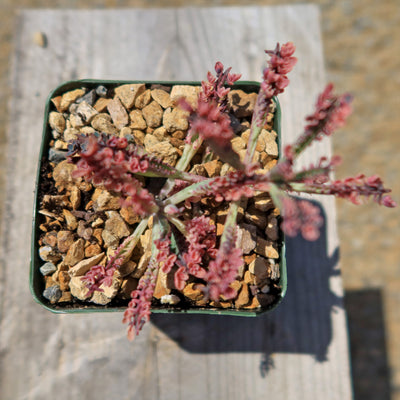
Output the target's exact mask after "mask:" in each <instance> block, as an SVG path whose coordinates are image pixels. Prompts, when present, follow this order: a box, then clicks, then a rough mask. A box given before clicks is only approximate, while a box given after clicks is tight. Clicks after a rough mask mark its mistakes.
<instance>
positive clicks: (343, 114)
mask: <svg viewBox="0 0 400 400" xmlns="http://www.w3.org/2000/svg"><path fill="white" fill-rule="evenodd" d="M351 101H352V97H351V96H350V95H348V94H344V95H342V96H339V97H338V96H335V95H334V94H333V84H331V83H330V84H328V85H327V86H326V88H325V90H324V91H323V92H322V93H321V94H320V95H319V97H318V99H317V103H316V106H315V112H314V114H312V115H309V116H308V117H306V121H307V122H308V124H307V126H306V128H305V136H307V135H309V134H312V133H314V131H315V130H316V129H317V130H318V135H317V136H316V137H315V139H317V140H319V139H321V138H322V137H323V136H324V135H326V136H330V135H332V133H333V132H334V131H335V130H336V129H338V128H340V127H342V126H343V125H344V124H345V122H346V119H347V117H348V116H349V115H350V114H351V111H352V109H351V106H350V103H351Z"/></svg>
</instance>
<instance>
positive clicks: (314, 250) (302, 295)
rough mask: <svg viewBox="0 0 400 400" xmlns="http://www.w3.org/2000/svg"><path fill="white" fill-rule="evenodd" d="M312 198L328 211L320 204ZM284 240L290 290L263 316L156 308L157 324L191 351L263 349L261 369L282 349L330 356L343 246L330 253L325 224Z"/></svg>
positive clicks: (339, 303) (319, 357) (338, 303)
mask: <svg viewBox="0 0 400 400" xmlns="http://www.w3.org/2000/svg"><path fill="white" fill-rule="evenodd" d="M313 203H314V204H315V205H317V206H318V207H319V208H320V209H321V214H322V215H323V216H324V213H323V209H322V207H321V206H320V204H319V203H316V202H313ZM324 220H325V219H324ZM286 243H287V265H288V292H287V295H286V298H285V299H284V300H283V303H282V304H281V305H280V306H278V307H277V309H276V310H274V311H273V312H271V313H269V314H265V315H261V316H259V317H233V316H211V315H187V314H183V315H176V314H156V315H153V316H152V317H151V321H152V323H153V325H155V326H156V327H157V328H158V329H159V330H161V331H162V332H164V333H165V334H166V335H167V336H168V337H169V338H170V339H172V340H174V341H175V342H177V343H178V344H179V346H181V347H182V348H183V349H184V350H186V351H188V352H196V353H224V352H252V353H260V354H261V355H262V363H261V364H262V365H261V366H260V368H261V369H263V370H267V369H268V368H269V367H271V366H273V358H271V355H272V354H273V353H278V352H279V353H296V354H299V353H300V354H310V355H313V356H314V357H315V359H316V360H318V361H321V362H322V361H324V360H326V358H327V351H328V346H329V344H330V342H331V340H332V322H331V312H332V309H333V307H335V306H338V307H342V297H340V295H339V296H338V295H337V294H334V293H333V292H332V291H331V285H332V282H331V278H335V277H339V274H340V272H339V270H338V269H337V266H338V259H339V250H338V249H336V250H335V251H334V252H333V254H332V255H330V256H329V255H328V254H327V243H326V226H325V224H324V226H323V228H322V230H321V236H320V238H319V239H318V240H317V241H315V242H309V241H306V240H304V239H303V238H301V237H296V238H294V239H292V238H288V239H287V240H286Z"/></svg>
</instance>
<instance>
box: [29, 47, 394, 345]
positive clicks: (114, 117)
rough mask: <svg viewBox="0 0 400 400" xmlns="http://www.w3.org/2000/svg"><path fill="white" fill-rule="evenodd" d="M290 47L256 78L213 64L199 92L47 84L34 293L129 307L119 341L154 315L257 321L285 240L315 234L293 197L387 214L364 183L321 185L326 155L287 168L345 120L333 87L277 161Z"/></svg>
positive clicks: (380, 190)
mask: <svg viewBox="0 0 400 400" xmlns="http://www.w3.org/2000/svg"><path fill="white" fill-rule="evenodd" d="M294 51H295V48H294V45H293V44H292V43H287V44H284V45H282V47H280V46H279V45H277V47H276V48H275V50H273V51H267V52H266V53H267V54H269V55H270V61H269V64H268V66H267V68H266V69H265V70H264V73H263V81H262V82H261V84H260V85H257V84H255V83H254V82H253V83H249V82H246V83H241V84H240V83H238V82H237V81H238V79H239V78H240V75H236V74H231V73H230V68H229V69H228V70H224V67H223V65H222V64H221V63H219V62H218V63H217V64H216V65H215V73H216V74H215V76H214V75H212V74H211V73H208V75H207V80H206V81H204V82H202V83H201V86H200V85H196V84H195V83H188V82H186V83H184V84H171V83H166V82H147V83H144V82H119V83H116V82H103V84H102V85H100V84H99V82H96V81H80V82H78V83H77V82H75V83H70V84H67V85H64V86H62V87H60V88H58V89H57V90H56V91H55V92H54V93H52V95H51V100H50V102H49V104H48V108H47V110H46V112H47V114H46V115H47V117H46V121H45V134H46V135H47V136H46V137H45V140H44V144H43V147H42V153H41V155H42V157H41V163H40V169H39V172H38V186H37V198H36V205H35V210H34V213H35V218H34V228H33V250H32V263H31V287H32V292H33V294H34V296H35V298H36V299H37V300H38V301H39V302H41V303H42V304H43V305H45V306H46V307H47V308H49V309H51V310H52V311H56V312H57V311H58V312H68V311H70V312H75V311H76V310H82V309H84V310H88V309H89V310H90V311H103V310H105V309H106V310H112V311H113V310H120V309H121V306H125V307H126V310H125V313H124V318H123V322H124V323H127V324H128V337H129V338H131V339H132V338H133V337H134V336H135V335H136V334H138V333H139V331H140V329H141V328H142V326H143V324H144V323H145V322H146V321H148V319H149V317H150V312H151V311H160V312H162V311H164V312H165V311H167V312H168V311H184V312H217V313H228V314H234V315H257V314H259V313H261V312H264V311H265V310H268V309H271V308H272V307H274V306H275V305H276V304H277V303H279V301H280V300H281V298H282V297H283V295H284V292H285V290H286V275H285V255H284V239H283V234H286V235H288V236H295V235H297V234H298V233H301V234H302V235H303V237H304V238H306V239H308V240H316V239H317V238H318V236H319V229H320V227H321V226H322V217H321V216H320V214H319V209H318V208H317V207H315V206H314V205H313V204H312V203H311V202H309V201H307V200H303V199H295V198H294V197H292V196H290V195H289V194H288V193H289V192H306V193H317V194H329V195H336V196H338V197H343V198H347V199H349V200H351V201H352V202H354V203H358V202H359V199H360V197H361V196H366V197H369V196H372V197H373V199H374V200H375V201H376V202H377V203H379V204H382V205H385V206H388V207H394V206H395V203H394V201H393V200H392V199H391V198H390V197H389V196H388V195H387V193H388V192H389V191H390V190H388V189H385V188H384V187H383V184H382V181H381V180H380V179H379V178H378V177H376V176H373V177H369V178H367V177H365V176H362V175H359V176H357V177H355V178H348V179H345V180H343V181H333V182H332V181H330V178H329V174H330V172H331V171H332V169H333V168H334V167H335V165H337V163H338V161H339V159H338V157H333V158H332V159H331V160H328V159H326V158H321V160H320V161H319V163H318V165H311V166H310V167H309V168H308V169H306V170H302V171H296V169H295V161H296V158H297V157H298V156H299V155H300V154H301V153H302V152H303V151H304V150H305V149H306V148H307V147H308V146H309V145H310V144H311V143H312V142H313V141H314V140H320V139H321V138H323V136H329V135H331V134H332V133H333V131H334V130H335V129H336V128H338V127H340V126H341V125H342V124H343V123H344V121H345V119H346V117H347V116H348V114H349V113H350V100H351V98H350V96H348V95H343V96H335V95H334V94H333V93H332V85H328V86H327V88H326V89H325V91H324V92H323V93H322V94H321V95H320V96H319V98H318V101H317V104H316V110H315V112H314V113H313V114H312V115H311V116H309V117H307V126H306V127H305V130H304V133H303V134H302V135H301V136H300V137H299V139H298V140H297V141H296V142H295V143H294V144H292V145H289V146H286V148H285V149H284V150H283V154H281V157H280V159H279V160H278V159H277V157H278V141H279V135H278V134H279V133H280V128H279V113H280V111H279V104H278V102H277V99H276V96H277V95H278V94H280V93H282V92H283V90H284V89H285V87H286V86H287V85H288V83H289V81H288V78H287V74H288V73H289V72H290V71H291V70H292V68H293V67H294V65H295V63H296V58H295V57H293V53H294ZM82 86H84V87H85V89H81V87H82ZM50 107H52V109H53V111H51V110H50V109H49V108H50ZM105 111H107V112H105ZM67 142H68V144H67ZM37 214H38V215H41V219H39V218H38V217H36V215H37ZM279 222H281V223H280V228H279V227H278V223H279ZM39 270H40V272H41V273H42V276H40V273H38V271H39ZM43 288H44V290H43ZM86 300H90V303H88V302H85V301H86ZM128 301H129V302H128ZM93 303H95V304H99V305H100V306H96V305H93ZM78 306H79V307H80V308H77V307H78Z"/></svg>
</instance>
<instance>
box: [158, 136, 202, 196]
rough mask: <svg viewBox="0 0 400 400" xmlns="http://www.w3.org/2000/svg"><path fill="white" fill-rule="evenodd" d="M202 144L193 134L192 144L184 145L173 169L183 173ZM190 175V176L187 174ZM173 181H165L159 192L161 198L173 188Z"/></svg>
mask: <svg viewBox="0 0 400 400" xmlns="http://www.w3.org/2000/svg"><path fill="white" fill-rule="evenodd" d="M202 143H203V140H202V139H201V138H200V137H199V134H198V133H194V134H193V136H192V143H190V144H185V147H184V149H183V153H182V156H181V158H180V159H179V161H178V162H177V164H176V165H175V169H177V170H179V171H185V170H186V168H187V167H188V165H189V164H190V161H192V158H193V157H194V155H195V154H196V153H197V150H198V149H199V148H200V146H201V144H202ZM189 175H191V174H189ZM174 184H175V182H174V180H173V177H170V179H168V180H167V182H166V183H165V185H164V187H163V188H162V190H161V192H160V193H161V194H162V195H163V197H164V198H165V197H167V196H168V193H169V192H170V191H171V190H172V188H173V187H174Z"/></svg>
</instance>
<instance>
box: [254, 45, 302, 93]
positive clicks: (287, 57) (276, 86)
mask: <svg viewBox="0 0 400 400" xmlns="http://www.w3.org/2000/svg"><path fill="white" fill-rule="evenodd" d="M295 50H296V47H295V46H294V44H293V43H291V42H289V43H285V44H283V45H282V48H280V46H279V43H278V44H277V46H276V48H275V50H273V51H270V50H266V51H265V52H266V53H267V54H269V55H270V56H271V59H270V60H269V62H268V67H267V68H265V69H264V76H263V78H264V81H263V82H262V83H261V89H262V90H263V92H264V94H265V96H266V97H267V98H272V97H273V96H277V95H278V94H280V93H282V92H283V91H284V89H285V88H286V87H287V86H288V85H289V79H288V77H287V76H286V74H288V73H289V72H290V71H291V70H292V69H293V67H294V66H295V64H296V62H297V58H296V57H293V54H294V52H295Z"/></svg>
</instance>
